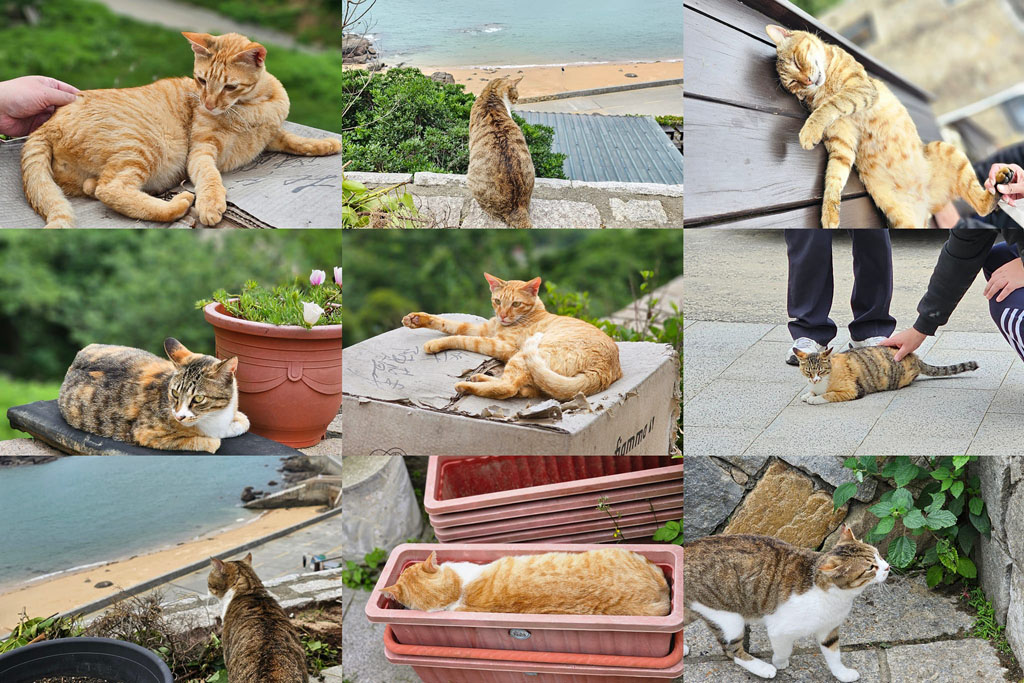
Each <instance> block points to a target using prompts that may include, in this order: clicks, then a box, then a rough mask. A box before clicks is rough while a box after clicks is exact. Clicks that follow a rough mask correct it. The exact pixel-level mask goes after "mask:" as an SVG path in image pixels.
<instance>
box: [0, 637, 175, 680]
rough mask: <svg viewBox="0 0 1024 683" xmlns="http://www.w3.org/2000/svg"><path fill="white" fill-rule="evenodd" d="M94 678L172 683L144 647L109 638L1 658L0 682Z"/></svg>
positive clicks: (69, 641)
mask: <svg viewBox="0 0 1024 683" xmlns="http://www.w3.org/2000/svg"><path fill="white" fill-rule="evenodd" d="M47 676H93V677H95V678H100V679H104V680H107V681H117V683H174V677H173V676H172V675H171V671H170V669H168V668H167V665H166V664H164V663H163V660H161V659H160V658H159V657H157V656H156V655H155V654H154V653H152V652H150V651H149V650H147V649H146V648H144V647H139V646H138V645H135V644H134V643H126V642H124V641H121V640H112V639H110V638H62V639H60V640H49V641H45V642H42V643H35V644H34V645H26V646H24V647H19V648H18V649H16V650H11V651H10V652H8V653H7V654H3V655H0V681H3V683H32V682H33V681H37V680H39V679H40V678H44V677H47Z"/></svg>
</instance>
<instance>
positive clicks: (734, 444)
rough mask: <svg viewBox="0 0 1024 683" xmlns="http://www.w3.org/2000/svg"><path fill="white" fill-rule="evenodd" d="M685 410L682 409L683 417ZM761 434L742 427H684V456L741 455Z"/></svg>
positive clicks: (757, 430) (758, 431) (756, 430)
mask: <svg viewBox="0 0 1024 683" xmlns="http://www.w3.org/2000/svg"><path fill="white" fill-rule="evenodd" d="M685 412H686V408H685V407H684V408H683V413H684V415H685ZM760 433H761V430H760V429H745V428H743V427H686V430H685V434H684V436H683V453H684V454H685V455H719V456H727V455H736V454H737V453H743V452H745V451H746V450H747V447H748V446H749V445H750V444H751V443H752V442H753V441H754V439H755V438H757V435H758V434H760Z"/></svg>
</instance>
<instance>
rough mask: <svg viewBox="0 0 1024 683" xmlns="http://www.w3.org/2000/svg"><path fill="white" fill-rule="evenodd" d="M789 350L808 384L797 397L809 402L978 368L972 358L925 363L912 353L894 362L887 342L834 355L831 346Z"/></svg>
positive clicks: (833, 399)
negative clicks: (953, 362)
mask: <svg viewBox="0 0 1024 683" xmlns="http://www.w3.org/2000/svg"><path fill="white" fill-rule="evenodd" d="M793 353H794V354H795V355H796V357H797V359H798V360H799V361H800V372H801V373H803V376H804V377H806V378H807V384H808V389H807V393H805V394H803V395H802V396H801V397H800V399H801V400H802V401H803V402H804V403H810V404H820V403H835V402H837V401H852V400H854V399H858V398H863V397H864V396H867V395H868V394H873V393H875V392H878V391H888V390H890V389H902V388H903V387H905V386H907V385H908V384H910V383H911V382H913V381H914V379H916V378H917V376H918V375H924V376H926V377H948V376H949V375H958V374H960V373H961V372H969V371H971V370H977V369H978V364H977V363H975V362H974V361H968V362H966V363H958V364H956V365H928V363H925V362H924V361H923V360H921V359H920V358H919V357H918V356H917V355H916V354H913V353H908V354H907V355H906V357H905V358H903V360H901V361H900V362H898V363H897V362H896V361H895V360H893V356H894V355H895V354H896V349H893V348H890V347H888V346H867V347H863V348H859V349H851V350H849V351H844V352H843V353H837V354H835V355H833V354H832V349H831V348H828V349H825V350H824V351H822V352H821V353H808V352H806V351H801V350H800V349H793Z"/></svg>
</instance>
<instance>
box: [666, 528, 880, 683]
mask: <svg viewBox="0 0 1024 683" xmlns="http://www.w3.org/2000/svg"><path fill="white" fill-rule="evenodd" d="M683 552H684V555H685V561H686V564H685V565H684V568H683V572H684V580H685V585H684V591H685V592H684V594H683V605H684V612H683V621H684V624H690V623H692V622H693V621H695V620H696V619H703V620H704V622H705V623H707V625H708V627H709V628H710V629H711V632H712V633H713V634H714V635H715V638H717V639H718V642H719V643H720V644H721V646H722V649H723V650H724V651H725V654H726V655H728V656H729V657H732V660H733V661H734V662H736V663H737V664H739V665H740V666H741V667H743V668H744V669H746V670H747V671H749V672H750V673H752V674H754V675H755V676H760V677H761V678H774V677H775V673H776V671H777V670H780V669H785V668H786V667H787V666H789V656H790V654H791V653H792V652H793V643H795V642H796V641H797V640H798V639H800V638H803V637H805V636H814V638H815V640H816V641H817V642H818V645H819V646H820V648H821V654H822V656H823V657H824V658H825V661H826V662H827V663H828V668H829V670H830V671H831V672H832V675H833V676H835V677H836V678H837V679H839V680H840V681H845V682H848V681H856V680H857V679H859V678H860V674H859V673H857V671H856V670H854V669H849V668H847V667H845V666H843V662H842V659H841V657H840V652H839V625H840V624H842V623H843V621H844V620H845V619H846V616H847V615H848V614H849V613H850V609H851V608H852V607H853V601H854V600H855V599H856V598H857V596H858V595H860V594H861V593H863V592H864V590H865V589H866V588H867V587H868V586H870V585H871V584H874V583H883V582H884V581H885V580H886V578H888V576H889V565H888V564H887V563H886V562H885V560H883V559H882V558H881V556H880V555H879V554H878V551H877V550H876V549H875V548H874V547H873V546H870V545H868V544H867V543H862V542H860V541H858V540H857V539H856V538H854V535H853V532H852V531H850V529H849V528H848V527H847V526H846V525H845V524H844V525H843V527H842V532H841V534H840V536H839V542H838V543H837V544H836V546H835V547H834V548H832V550H829V551H828V552H823V553H818V552H814V551H813V550H808V549H807V548H798V547H796V546H793V545H790V544H789V543H785V542H784V541H780V540H779V539H777V538H771V537H770V536H747V535H724V536H708V537H705V538H701V539H698V540H696V541H693V542H691V543H687V544H686V545H684V546H683ZM752 622H763V623H764V625H765V627H766V628H767V629H768V638H769V640H771V644H772V663H771V664H769V663H768V662H765V661H762V660H760V659H756V658H754V657H752V656H750V655H749V654H747V652H746V650H744V648H743V639H744V636H745V634H746V629H747V624H750V623H752ZM688 650H689V649H688V648H687V647H686V645H685V644H684V646H683V654H684V656H685V655H686V654H687V653H688Z"/></svg>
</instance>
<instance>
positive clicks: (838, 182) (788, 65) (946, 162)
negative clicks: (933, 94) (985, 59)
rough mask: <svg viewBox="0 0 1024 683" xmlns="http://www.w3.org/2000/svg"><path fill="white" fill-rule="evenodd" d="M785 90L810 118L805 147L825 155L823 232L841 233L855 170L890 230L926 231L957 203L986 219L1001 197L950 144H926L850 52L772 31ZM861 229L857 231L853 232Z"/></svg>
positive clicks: (812, 37)
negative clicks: (821, 147) (844, 199)
mask: <svg viewBox="0 0 1024 683" xmlns="http://www.w3.org/2000/svg"><path fill="white" fill-rule="evenodd" d="M766 30H767V32H768V36H769V37H770V38H771V39H772V41H773V42H774V43H775V45H776V48H777V50H776V51H777V53H778V60H777V61H776V68H777V70H778V73H779V79H780V80H781V82H782V85H783V87H785V88H786V90H788V91H789V92H791V93H793V94H794V95H796V97H797V99H799V100H800V101H801V102H804V103H805V104H806V105H807V107H808V108H809V109H810V110H811V114H810V116H808V117H807V121H806V122H805V123H804V125H803V128H801V130H800V146H801V147H803V148H804V149H813V148H814V146H815V145H817V144H818V143H819V142H821V141H822V140H824V143H825V148H826V149H827V150H828V166H827V167H826V169H825V197H824V201H823V203H822V211H821V227H823V228H838V227H839V205H840V201H841V195H842V192H843V188H844V187H845V186H846V181H847V179H848V178H849V176H850V171H851V169H852V168H853V166H854V165H855V164H856V166H857V173H858V174H859V175H860V179H861V181H863V183H864V187H865V188H867V191H868V193H869V194H870V195H871V198H872V199H873V200H874V201H875V204H876V205H877V206H878V208H879V209H881V210H882V211H883V212H884V213H885V215H886V217H887V218H888V219H889V224H890V227H893V228H924V227H927V224H928V218H929V216H930V215H931V214H933V213H935V212H937V211H938V210H939V209H941V208H942V207H944V206H946V204H948V203H949V202H950V201H952V200H953V199H955V198H957V197H962V198H963V199H964V200H966V201H967V203H969V204H970V205H971V207H972V208H973V209H974V210H975V211H977V212H978V213H979V214H980V215H982V216H985V215H987V214H989V213H991V212H992V210H993V209H995V207H996V204H997V203H998V197H996V196H994V195H992V194H989V193H988V192H987V191H986V190H985V188H984V187H982V185H981V183H979V182H978V178H977V176H976V175H975V174H974V169H973V168H972V167H971V163H970V161H969V160H968V159H967V157H966V156H964V154H963V153H962V152H961V151H960V150H958V149H957V148H956V147H954V146H953V145H950V144H949V143H946V142H941V141H936V142H929V143H928V144H927V145H925V144H923V143H922V142H921V138H920V136H919V135H918V133H917V127H916V126H915V125H914V121H913V120H912V119H911V118H910V114H908V113H907V110H906V107H904V106H903V105H902V104H901V103H900V101H899V100H898V99H896V96H895V95H893V94H892V91H890V90H889V88H888V87H887V86H886V85H885V84H884V83H882V82H881V81H879V80H877V79H874V78H870V77H869V76H868V74H867V71H866V70H865V69H864V67H863V66H862V65H861V64H860V63H858V62H857V60H855V59H854V58H853V57H852V56H851V55H850V54H849V53H848V52H846V51H845V50H843V49H842V48H840V47H837V46H835V45H827V44H825V43H824V42H822V41H821V40H820V39H819V38H818V37H817V36H815V35H813V34H810V33H807V32H805V31H789V30H787V29H785V28H782V27H781V26H773V25H769V26H768V27H767V29H766ZM848 227H859V226H855V225H854V226H848Z"/></svg>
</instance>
